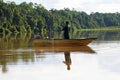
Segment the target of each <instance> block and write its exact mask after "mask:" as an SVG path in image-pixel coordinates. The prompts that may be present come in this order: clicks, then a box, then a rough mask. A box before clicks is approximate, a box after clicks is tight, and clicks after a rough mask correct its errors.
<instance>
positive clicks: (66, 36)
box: [62, 25, 70, 39]
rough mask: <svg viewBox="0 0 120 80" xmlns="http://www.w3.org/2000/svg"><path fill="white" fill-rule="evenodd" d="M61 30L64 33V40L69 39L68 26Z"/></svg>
mask: <svg viewBox="0 0 120 80" xmlns="http://www.w3.org/2000/svg"><path fill="white" fill-rule="evenodd" d="M62 30H63V31H64V39H69V31H70V28H69V27H68V25H66V26H65V27H64V28H63V29H62Z"/></svg>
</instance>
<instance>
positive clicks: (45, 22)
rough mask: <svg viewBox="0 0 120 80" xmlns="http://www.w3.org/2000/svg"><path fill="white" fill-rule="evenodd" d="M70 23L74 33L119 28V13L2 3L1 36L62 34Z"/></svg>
mask: <svg viewBox="0 0 120 80" xmlns="http://www.w3.org/2000/svg"><path fill="white" fill-rule="evenodd" d="M66 20H68V21H69V22H70V25H71V30H79V29H93V28H103V27H113V26H116V28H119V26H120V13H98V12H96V13H91V14H89V15H88V14H87V13H85V12H82V11H81V12H78V11H76V10H74V9H73V10H70V9H68V8H65V9H63V10H56V9H51V10H47V9H45V8H44V6H42V5H41V4H37V3H32V2H30V3H26V2H23V3H21V4H16V3H15V2H6V3H5V2H4V1H3V0H0V33H39V34H41V35H46V34H50V33H52V32H54V31H57V32H60V31H61V28H62V27H63V25H64V23H65V21H66Z"/></svg>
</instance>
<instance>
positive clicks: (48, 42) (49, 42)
mask: <svg viewBox="0 0 120 80" xmlns="http://www.w3.org/2000/svg"><path fill="white" fill-rule="evenodd" d="M95 39H96V38H86V39H34V40H33V43H34V45H35V46H47V47H49V46H55V47H56V46H86V45H88V44H89V43H91V42H92V41H93V40H95Z"/></svg>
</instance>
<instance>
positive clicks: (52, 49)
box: [34, 45, 95, 53]
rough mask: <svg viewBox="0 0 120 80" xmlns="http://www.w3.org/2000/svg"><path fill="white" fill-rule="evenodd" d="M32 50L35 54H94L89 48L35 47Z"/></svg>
mask: <svg viewBox="0 0 120 80" xmlns="http://www.w3.org/2000/svg"><path fill="white" fill-rule="evenodd" d="M34 50H35V52H37V53H40V52H85V53H95V51H94V50H92V49H91V48H90V47H89V46H74V47H73V46H56V47H55V46H48V47H47V46H35V45H34Z"/></svg>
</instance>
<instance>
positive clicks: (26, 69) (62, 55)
mask: <svg viewBox="0 0 120 80" xmlns="http://www.w3.org/2000/svg"><path fill="white" fill-rule="evenodd" d="M78 35H79V36H78ZM58 36H62V35H59V34H56V35H55V38H59V37H58ZM71 37H72V38H86V37H97V39H96V40H94V41H93V42H92V43H90V44H89V45H88V47H89V49H90V51H89V50H88V51H81V50H79V51H70V52H55V51H54V49H53V51H50V52H45V51H39V52H38V51H36V50H35V47H34V44H33V39H32V38H33V36H32V35H29V34H22V35H20V34H19V35H0V80H40V79H41V80H57V79H59V80H120V31H99V32H98V31H86V32H76V33H74V34H72V35H71ZM53 48H54V47H53ZM92 51H93V52H92Z"/></svg>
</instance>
